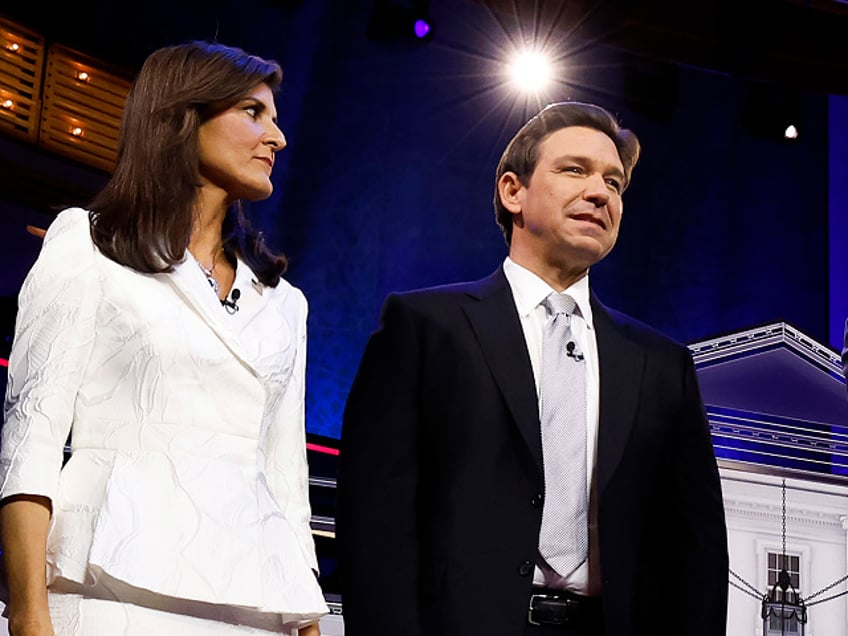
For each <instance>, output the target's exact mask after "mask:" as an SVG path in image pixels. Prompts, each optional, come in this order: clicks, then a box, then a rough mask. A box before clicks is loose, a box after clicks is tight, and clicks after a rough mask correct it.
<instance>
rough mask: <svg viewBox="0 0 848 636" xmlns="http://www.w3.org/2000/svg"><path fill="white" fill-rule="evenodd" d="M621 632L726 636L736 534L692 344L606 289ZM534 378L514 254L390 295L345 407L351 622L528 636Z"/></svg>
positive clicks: (605, 468)
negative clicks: (496, 265)
mask: <svg viewBox="0 0 848 636" xmlns="http://www.w3.org/2000/svg"><path fill="white" fill-rule="evenodd" d="M592 308H593V316H594V323H595V330H596V336H597V342H598V355H599V369H600V413H599V418H600V421H599V432H598V435H599V438H598V458H597V468H596V482H595V488H596V492H597V495H598V531H599V543H600V553H599V556H600V564H601V573H602V581H603V592H602V597H603V604H604V616H605V622H606V633H607V634H610V635H613V636H642V635H644V636H648V635H649V634H650V635H652V636H655V635H657V634H669V635H671V634H674V636H696V635H697V636H719V635H720V634H724V633H725V622H726V605H727V590H728V583H727V581H728V556H727V537H726V529H725V522H724V511H723V505H722V495H721V486H720V481H719V476H718V470H717V467H716V461H715V455H714V452H713V447H712V444H711V438H710V434H709V429H708V425H707V421H706V416H705V412H704V407H703V404H702V401H701V397H700V393H699V389H698V384H697V381H696V376H695V370H694V365H693V362H692V358H691V355H690V353H689V351H688V349H687V348H686V347H684V346H683V345H681V344H679V343H676V342H674V341H672V340H671V339H669V338H667V337H665V336H663V335H662V334H660V333H658V332H657V331H655V330H653V329H651V328H649V327H647V326H645V325H643V324H641V323H639V322H637V321H634V320H633V319H631V318H628V317H626V316H624V315H622V314H620V313H617V312H614V311H612V310H610V309H607V308H606V307H604V306H603V305H602V304H601V303H600V302H599V301H598V300H597V298H595V297H594V296H593V298H592ZM537 404H538V403H537V397H536V389H535V383H534V379H533V373H532V368H531V364H530V358H529V355H528V353H527V347H526V344H525V341H524V335H523V332H522V329H521V324H520V321H519V317H518V313H517V311H516V308H515V303H514V302H513V298H512V294H511V290H510V287H509V284H508V283H507V280H506V277H505V276H504V274H503V271H502V270H501V269H499V270H497V271H496V272H495V273H494V274H492V275H491V276H489V277H488V278H485V279H483V280H480V281H477V282H473V283H463V284H458V285H451V286H445V287H438V288H432V289H427V290H419V291H414V292H407V293H403V294H394V295H390V296H389V297H388V298H387V299H386V302H385V305H384V308H383V312H382V317H381V326H380V328H379V329H378V330H377V331H376V332H375V333H374V334H373V335H372V337H371V339H370V340H369V342H368V345H367V347H366V350H365V353H364V355H363V358H362V361H361V365H360V368H359V371H358V373H357V375H356V378H355V380H354V382H353V385H352V388H351V391H350V395H349V398H348V401H347V405H346V408H345V415H344V422H343V429H342V441H341V456H340V468H339V479H338V487H339V490H338V508H337V519H336V520H337V537H338V550H339V568H340V570H339V571H340V575H341V579H342V604H343V612H344V616H345V633H346V634H347V636H360V635H364V634H368V635H373V634H386V635H390V636H418V635H426V636H436V635H439V636H451V635H454V634H455V635H457V636H459V635H460V634H461V635H463V636H469V635H471V636H474V635H476V634H480V635H483V634H485V635H486V636H490V635H492V636H495V635H503V636H521V635H522V634H523V630H524V627H525V624H526V620H527V608H528V600H529V597H530V594H531V583H532V572H533V564H534V563H535V561H536V559H537V543H538V537H539V528H540V526H541V519H542V507H541V506H542V503H541V502H542V494H543V493H544V478H543V469H542V443H541V433H540V424H539V414H538V405H537Z"/></svg>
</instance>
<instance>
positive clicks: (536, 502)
mask: <svg viewBox="0 0 848 636" xmlns="http://www.w3.org/2000/svg"><path fill="white" fill-rule="evenodd" d="M544 500H545V497H544V495H542V494H541V493H539V494H538V495H534V496H533V498H532V499H531V500H530V505H531V506H533V507H534V508H541V507H542V502H543V501H544Z"/></svg>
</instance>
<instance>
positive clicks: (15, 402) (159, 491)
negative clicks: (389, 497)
mask: <svg viewBox="0 0 848 636" xmlns="http://www.w3.org/2000/svg"><path fill="white" fill-rule="evenodd" d="M254 281H255V277H254V275H253V273H252V272H251V271H250V269H249V268H248V267H247V266H246V265H245V264H244V263H243V262H239V263H238V266H237V272H236V281H235V284H234V287H236V288H238V289H239V290H240V292H241V297H240V299H239V301H238V306H239V311H238V312H237V313H235V314H234V315H230V314H228V313H227V311H226V310H225V308H224V307H222V306H221V304H220V303H219V301H218V299H217V297H216V296H215V294H214V292H213V291H212V290H211V288H210V286H209V284H208V282H207V280H206V278H205V276H204V274H203V273H202V271H201V270H200V268H199V267H198V266H197V264H196V263H195V261H194V260H193V259H192V258H191V256H190V255H188V254H187V255H186V259H185V261H183V262H182V263H181V264H178V265H177V266H176V267H175V271H174V272H173V273H170V274H155V275H144V274H139V273H137V272H135V271H134V270H131V269H129V268H127V267H123V266H121V265H118V264H117V263H115V262H114V261H112V260H110V259H108V258H106V257H104V256H103V255H102V254H100V252H99V251H98V250H97V249H96V247H95V246H94V244H93V243H92V241H91V237H90V233H89V220H88V213H87V211H85V210H82V209H80V208H72V209H68V210H65V211H63V212H61V213H60V214H59V215H58V217H57V218H56V220H55V221H54V222H53V223H52V224H51V226H50V228H49V229H48V232H47V234H46V236H45V240H44V245H43V247H42V251H41V253H40V255H39V257H38V259H37V261H36V263H35V264H34V266H33V268H32V270H31V271H30V273H29V274H28V276H27V278H26V280H25V282H24V284H23V287H22V289H21V293H20V296H19V312H18V318H17V324H16V329H15V340H14V343H13V351H12V354H11V356H10V360H9V379H8V386H7V392H6V404H5V415H6V418H5V423H4V426H3V429H2V444H1V445H0V497H8V496H10V495H14V494H20V493H26V494H37V495H43V496H45V497H49V498H50V499H51V500H52V504H53V516H52V520H51V528H50V534H49V539H48V583H51V582H53V581H55V580H56V579H57V578H58V577H61V578H63V579H67V580H70V581H74V582H78V583H84V584H91V583H94V582H96V581H97V579H98V577H99V576H108V577H111V578H112V579H117V580H118V581H120V582H122V583H126V584H127V585H129V586H133V587H135V588H139V589H141V590H145V591H152V592H154V593H155V594H158V595H163V596H166V597H176V598H182V599H191V600H195V601H201V602H208V603H216V604H225V605H233V606H240V607H242V608H250V609H251V610H255V611H258V612H262V613H266V612H270V613H274V614H279V615H280V616H281V618H282V621H283V622H285V623H288V622H291V621H295V622H296V621H300V620H309V619H312V618H315V617H318V616H320V615H322V614H324V613H326V612H327V607H326V605H325V603H324V599H323V595H322V593H321V590H320V588H319V586H318V584H317V581H316V578H315V574H314V573H313V570H315V571H317V569H318V566H317V561H316V557H315V548H314V543H313V540H312V535H311V532H310V527H309V519H310V506H309V500H308V471H307V464H306V440H305V430H304V370H305V359H306V315H307V303H306V299H305V298H304V296H303V294H302V293H301V292H300V291H299V290H298V289H296V288H295V287H293V286H292V285H290V284H288V283H287V282H286V281H284V280H281V281H280V283H279V284H278V285H277V286H276V287H274V288H271V287H264V286H262V285H260V284H258V283H255V282H254ZM69 432H70V433H71V450H72V455H71V457H70V459H69V461H68V462H67V464H66V465H65V466H64V467H62V461H63V446H64V444H65V443H66V440H67V438H68V434H69Z"/></svg>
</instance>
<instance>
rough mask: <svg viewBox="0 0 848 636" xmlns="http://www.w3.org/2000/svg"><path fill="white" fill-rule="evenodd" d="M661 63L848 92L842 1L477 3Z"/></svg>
mask: <svg viewBox="0 0 848 636" xmlns="http://www.w3.org/2000/svg"><path fill="white" fill-rule="evenodd" d="M477 1H478V2H480V3H481V4H484V5H487V6H489V7H490V8H491V9H493V10H494V11H496V12H498V13H500V14H502V15H504V16H508V17H510V18H514V17H515V16H516V15H517V16H519V17H520V18H521V21H522V23H523V24H533V23H539V24H542V25H544V27H545V28H547V27H548V26H549V25H553V28H554V29H558V30H560V31H561V32H562V33H563V34H571V35H574V36H578V37H580V38H581V39H583V40H584V41H587V42H603V43H606V44H609V45H611V46H614V47H619V48H621V49H624V50H626V51H629V52H631V53H635V54H638V55H640V56H643V57H645V58H648V59H652V60H655V61H659V62H668V63H674V64H682V65H687V66H693V67H697V68H701V69H707V70H713V71H717V72H723V73H728V74H732V75H735V76H739V77H742V78H747V79H750V80H753V81H758V82H763V83H767V84H773V85H776V86H782V87H788V88H797V89H805V90H814V91H822V92H825V93H831V94H848V0H808V1H803V0H702V1H700V2H680V1H677V2H672V1H669V0H644V1H636V2H628V1H625V0H606V1H604V0H601V1H597V0H594V1H593V0H556V1H555V0H529V1H527V0H477Z"/></svg>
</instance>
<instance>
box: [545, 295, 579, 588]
mask: <svg viewBox="0 0 848 636" xmlns="http://www.w3.org/2000/svg"><path fill="white" fill-rule="evenodd" d="M543 302H544V305H545V307H546V308H547V309H548V311H549V313H550V319H549V320H548V323H547V325H546V326H545V329H544V332H543V335H542V374H541V375H542V377H541V387H542V388H541V401H542V422H541V427H542V449H543V457H544V470H545V498H544V505H543V508H542V528H541V532H540V534H539V553H540V554H541V555H542V557H543V558H544V559H545V562H546V563H547V564H548V565H550V566H551V568H553V569H554V570H555V571H556V572H557V573H559V574H560V575H562V576H568V575H569V574H571V573H572V572H573V571H574V570H575V569H576V568H577V567H578V566H579V565H580V564H581V563H583V562H584V561H585V560H586V558H587V556H588V553H589V523H588V512H589V501H588V498H587V494H586V377H585V376H586V364H585V362H584V361H583V355H582V353H580V350H579V348H577V347H576V344H575V341H574V338H573V337H572V334H571V327H570V323H571V313H572V312H573V311H574V307H575V303H574V299H572V298H571V297H570V296H567V295H565V294H557V293H552V294H550V295H549V296H548V297H547V298H546V299H545V300H544V301H543Z"/></svg>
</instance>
